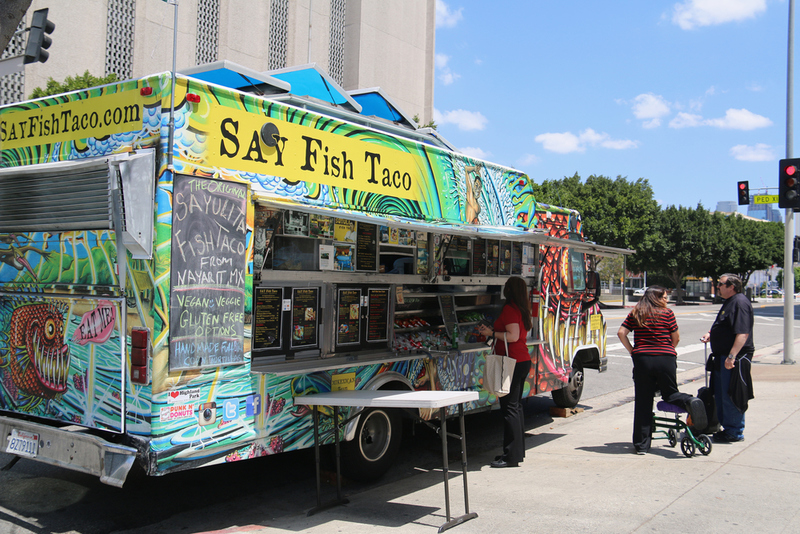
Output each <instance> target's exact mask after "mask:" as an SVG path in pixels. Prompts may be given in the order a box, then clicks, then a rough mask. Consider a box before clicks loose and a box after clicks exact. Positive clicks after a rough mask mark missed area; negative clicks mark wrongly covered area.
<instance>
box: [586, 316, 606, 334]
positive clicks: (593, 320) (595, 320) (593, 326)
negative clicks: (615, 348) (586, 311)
mask: <svg viewBox="0 0 800 534" xmlns="http://www.w3.org/2000/svg"><path fill="white" fill-rule="evenodd" d="M602 327H603V316H602V315H600V314H594V315H592V316H591V317H590V318H589V330H600V329H601V328H602Z"/></svg>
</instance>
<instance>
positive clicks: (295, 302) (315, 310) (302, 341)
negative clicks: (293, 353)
mask: <svg viewBox="0 0 800 534" xmlns="http://www.w3.org/2000/svg"><path fill="white" fill-rule="evenodd" d="M318 314H319V288H316V287H310V288H294V289H292V335H291V339H292V344H291V346H292V348H297V347H316V346H317V344H318V341H317V338H318V329H317V315H318Z"/></svg>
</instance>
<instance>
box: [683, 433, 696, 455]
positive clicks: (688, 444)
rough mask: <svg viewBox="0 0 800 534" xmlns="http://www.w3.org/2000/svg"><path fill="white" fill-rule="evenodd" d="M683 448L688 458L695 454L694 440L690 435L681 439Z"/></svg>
mask: <svg viewBox="0 0 800 534" xmlns="http://www.w3.org/2000/svg"><path fill="white" fill-rule="evenodd" d="M681 450H682V451H683V454H684V455H685V456H686V457H687V458H691V457H692V456H694V450H695V447H694V442H693V441H692V440H691V439H690V438H689V436H686V437H685V438H683V439H682V440H681Z"/></svg>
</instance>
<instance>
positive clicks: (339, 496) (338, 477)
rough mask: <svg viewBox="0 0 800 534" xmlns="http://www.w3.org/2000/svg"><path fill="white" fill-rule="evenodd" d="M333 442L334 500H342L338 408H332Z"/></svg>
mask: <svg viewBox="0 0 800 534" xmlns="http://www.w3.org/2000/svg"><path fill="white" fill-rule="evenodd" d="M333 441H334V443H336V498H337V499H338V500H339V501H340V502H341V500H342V464H341V460H340V458H341V452H340V447H339V407H338V406H334V407H333Z"/></svg>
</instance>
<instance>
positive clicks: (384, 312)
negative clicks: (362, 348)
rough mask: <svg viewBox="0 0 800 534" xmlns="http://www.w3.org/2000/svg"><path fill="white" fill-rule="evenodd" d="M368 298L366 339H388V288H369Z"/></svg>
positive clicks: (374, 340)
mask: <svg viewBox="0 0 800 534" xmlns="http://www.w3.org/2000/svg"><path fill="white" fill-rule="evenodd" d="M368 298H369V304H368V305H367V341H369V342H377V341H386V340H388V339H389V336H388V334H387V332H388V325H389V290H388V289H370V290H369V292H368Z"/></svg>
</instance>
